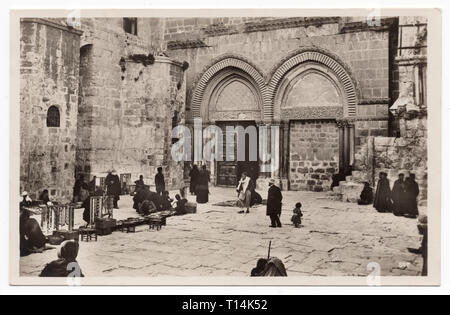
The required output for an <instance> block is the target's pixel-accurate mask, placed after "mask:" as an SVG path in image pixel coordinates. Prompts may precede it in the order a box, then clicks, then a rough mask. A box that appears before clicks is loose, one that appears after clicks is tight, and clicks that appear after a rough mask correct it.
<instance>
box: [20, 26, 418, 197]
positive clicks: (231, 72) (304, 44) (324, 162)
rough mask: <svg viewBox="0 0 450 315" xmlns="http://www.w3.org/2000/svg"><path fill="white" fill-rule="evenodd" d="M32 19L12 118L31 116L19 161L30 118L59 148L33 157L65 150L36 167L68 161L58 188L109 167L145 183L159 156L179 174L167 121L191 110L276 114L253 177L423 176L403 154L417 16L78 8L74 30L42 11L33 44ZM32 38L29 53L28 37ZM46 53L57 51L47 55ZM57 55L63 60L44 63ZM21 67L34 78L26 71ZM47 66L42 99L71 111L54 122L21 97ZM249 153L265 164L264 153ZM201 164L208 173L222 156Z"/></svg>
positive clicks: (305, 183) (413, 114)
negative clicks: (268, 153)
mask: <svg viewBox="0 0 450 315" xmlns="http://www.w3.org/2000/svg"><path fill="white" fill-rule="evenodd" d="M42 21H48V20H42ZM42 21H41V22H40V23H34V24H33V23H22V24H23V25H22V33H23V34H22V69H21V70H22V82H25V81H26V80H28V83H25V84H24V87H27V89H23V90H22V95H21V96H22V103H21V110H22V113H23V115H22V120H23V121H24V125H27V124H28V125H29V124H35V125H33V126H31V125H30V127H31V128H29V129H30V130H31V131H24V129H23V128H22V132H23V133H24V135H23V138H22V139H23V141H22V147H23V150H22V157H21V159H22V165H23V168H24V170H25V169H27V171H29V169H30V167H27V165H28V164H27V162H26V159H28V160H30V159H32V158H30V157H31V156H34V155H33V154H35V153H32V152H34V151H33V150H35V149H30V148H31V147H32V145H31V144H33V145H35V143H39V142H36V141H34V140H31V139H34V138H32V136H33V137H34V135H33V133H34V132H38V134H39V135H42V134H44V136H42V137H40V140H42V141H43V142H44V143H45V145H50V146H51V148H50V149H49V150H44V151H45V152H54V151H55V150H56V149H54V148H55V147H58V149H57V150H56V151H58V152H61V153H58V154H63V155H64V159H61V158H60V156H58V158H57V159H56V158H50V159H48V158H46V157H44V158H42V161H41V162H39V163H33V165H34V166H33V168H35V167H37V168H41V167H40V166H41V165H42V164H45V163H46V164H52V163H53V164H54V162H51V161H54V160H55V161H57V162H55V163H56V164H58V163H60V161H62V160H64V161H67V162H64V166H63V167H62V168H61V167H60V166H58V165H59V164H58V165H52V169H51V170H50V171H48V172H47V171H42V172H44V173H45V174H46V175H45V176H47V177H48V176H49V175H48V174H52V171H53V174H56V173H55V172H59V171H60V170H61V171H64V170H65V171H66V173H64V174H60V175H61V176H54V177H57V178H59V179H58V182H55V183H57V185H56V184H55V186H57V187H58V189H60V190H63V191H64V193H59V192H56V191H55V194H56V195H61V196H62V195H63V194H64V195H68V194H69V191H70V186H71V185H72V184H73V176H74V175H76V174H85V175H88V176H89V177H92V176H94V175H95V176H99V177H103V176H105V175H106V171H107V170H108V169H112V168H114V169H116V170H117V171H118V173H119V174H124V175H127V176H128V177H127V181H128V182H129V181H130V180H131V179H132V180H134V179H135V178H137V177H138V176H139V175H140V174H142V175H144V177H145V180H146V182H148V183H153V176H154V174H155V171H156V167H158V166H163V168H164V173H165V175H166V178H167V182H168V187H170V188H178V187H179V186H181V185H183V178H182V176H180V175H181V174H183V173H184V174H185V175H186V174H187V172H186V169H184V170H183V165H182V164H181V163H179V162H174V161H173V160H172V158H171V155H170V150H171V146H172V143H173V142H174V141H176V140H175V139H172V138H171V134H170V132H171V129H172V127H173V126H174V125H178V124H181V125H183V124H186V125H187V126H189V127H190V128H192V125H193V120H194V119H195V118H201V119H202V120H203V124H204V125H203V126H204V127H206V126H208V125H209V124H216V125H220V126H223V125H224V124H226V123H227V122H230V123H231V124H232V125H236V124H239V123H241V124H242V125H255V126H257V127H259V128H261V127H272V126H279V127H280V133H279V135H277V137H279V138H274V139H271V138H269V139H268V140H267V143H265V144H266V145H267V147H268V148H271V145H272V144H273V143H277V144H278V145H279V148H280V151H279V156H278V158H279V160H280V168H274V169H272V171H271V172H261V173H260V181H259V182H258V184H261V183H262V184H264V183H265V181H266V180H267V178H268V177H275V178H276V179H277V180H279V183H280V185H281V186H282V188H283V189H292V190H313V191H323V190H328V189H329V188H330V184H331V177H332V176H333V175H334V174H336V173H338V172H340V173H345V174H346V175H349V174H351V170H352V169H353V174H351V175H352V176H349V181H350V182H352V180H354V182H353V184H352V185H354V187H357V188H358V189H359V187H360V186H359V185H361V182H362V181H366V180H368V181H369V182H371V183H373V184H375V183H374V181H375V174H376V173H377V172H379V171H380V170H382V169H383V170H389V172H390V174H391V173H392V175H393V176H394V175H395V174H394V173H396V172H397V171H399V170H400V169H402V170H410V171H414V172H416V173H417V175H418V177H420V180H421V181H423V182H421V183H420V184H421V187H422V188H425V187H426V180H425V178H426V161H423V159H416V158H414V155H415V154H417V152H416V151H417V150H421V149H422V148H424V147H426V104H425V103H426V102H425V100H426V21H424V20H423V19H421V18H415V17H401V18H383V19H382V20H381V21H380V22H381V23H380V24H379V25H369V24H368V23H367V22H366V17H352V18H345V17H292V18H289V17H286V18H274V17H264V18H262V17H261V18H255V17H252V18H246V17H229V18H228V17H227V18H226V17H220V18H212V17H211V18H145V19H144V18H138V19H137V20H136V21H137V24H136V28H137V35H132V34H129V33H127V32H125V31H124V25H123V19H120V18H90V19H82V20H81V29H80V31H77V30H74V29H72V28H67V27H65V26H64V23H53V26H52V27H53V28H54V31H51V32H53V33H55V34H53V33H52V36H50V37H49V36H48V34H49V31H46V32H47V38H50V39H49V40H48V44H47V47H50V46H51V47H50V48H51V49H50V48H49V49H47V50H39V49H40V48H39V47H41V44H39V43H41V42H43V39H42V38H43V37H40V36H39V37H37V35H36V34H39V35H40V34H44V31H42V30H40V31H36V29H37V28H44V26H39V25H43V24H42V23H43V22H42ZM45 23H47V24H46V26H45V28H48V27H49V26H48V25H49V24H51V23H50V22H45ZM45 23H44V24H45ZM56 24H58V25H56ZM30 25H35V26H30ZM56 32H61V34H63V35H57V34H56ZM58 41H60V42H61V43H62V44H61V43H59V42H58ZM69 42H70V45H72V46H69V44H68V43H69ZM30 43H31V44H30ZM49 45H50V46H49ZM34 47H36V48H34ZM65 47H71V48H72V49H71V50H70V52H68V51H67V49H66V48H65ZM411 47H412V48H411ZM33 49H34V50H35V54H36V56H34V55H32V54H30V53H28V51H27V50H33ZM59 51H61V52H59ZM48 54H54V57H52V58H50V59H48V58H47V59H45V58H44V56H46V55H48ZM39 58H44V62H42V63H39ZM45 60H50V61H45ZM65 64H67V65H65ZM61 65H63V66H64V67H63V68H64V69H68V70H70V71H68V70H65V71H64V74H63V75H55V74H54V73H55V71H56V72H58V71H60V70H59V69H60V66H61ZM69 65H70V66H69ZM31 69H36V71H35V72H36V73H38V72H39V73H40V74H39V75H40V76H41V77H42V79H41V78H38V77H32V76H31V75H30V73H31V72H32V70H31ZM37 69H39V71H38V70H37ZM27 71H29V73H27ZM31 79H33V80H32V81H31ZM50 79H51V80H52V82H51V84H52V89H54V90H56V91H63V92H61V93H62V94H61V93H60V94H58V93H56V94H58V96H56V94H55V93H54V94H55V97H56V98H57V99H55V100H53V99H50V100H49V97H43V101H40V103H41V107H40V108H41V109H40V110H41V111H46V110H47V109H48V108H47V107H45V106H50V105H58V106H62V105H60V104H62V103H63V101H64V100H66V102H65V103H64V104H65V106H68V108H69V109H68V110H67V109H65V108H64V109H63V107H61V113H65V114H67V115H68V116H67V117H68V118H67V119H66V120H65V121H66V122H67V121H70V124H66V123H65V122H64V123H63V122H62V124H61V127H60V128H59V129H54V128H48V129H46V128H43V127H42V126H41V125H39V124H42V117H43V115H42V112H40V114H38V115H34V113H35V112H34V111H32V107H31V105H28V104H32V103H35V102H36V101H35V100H30V98H31V96H27V95H28V94H27V93H29V92H28V91H31V90H33V89H41V85H40V83H39V82H40V80H41V81H44V82H49V80H50ZM30 86H31V89H30ZM54 86H56V88H55V87H54ZM40 93H41V92H40ZM46 93H47V92H46ZM30 95H31V94H30ZM34 95H39V94H36V92H34V94H33V96H34ZM52 95H53V94H52ZM44 96H45V95H44ZM26 98H28V99H26ZM43 102H44V103H45V104H47V105H45V106H44V105H42V104H43ZM33 110H37V109H33ZM27 115H28V116H27ZM38 117H40V118H38ZM38 119H41V120H40V121H38ZM63 120H64V119H62V121H63ZM28 125H27V126H28ZM67 128H69V129H67ZM43 129H45V130H44V131H42V130H43ZM27 130H28V129H27ZM47 133H49V135H48V136H47ZM50 133H54V134H56V135H57V136H55V135H53V136H50ZM269 135H270V132H269ZM62 136H64V138H61V137H62ZM391 136H394V137H397V138H398V137H401V139H400V140H399V139H397V140H395V138H389V137H391ZM60 139H61V140H60ZM393 139H394V140H393ZM66 144H67V146H66ZM68 144H70V145H68ZM39 145H41V144H39ZM260 145H261V143H260ZM66 150H67V152H66ZM421 153H424V152H421ZM46 154H49V153H46ZM52 154H53V153H52ZM27 156H28V157H27ZM55 156H57V155H55ZM273 159H274V157H272V160H273ZM408 161H409V162H408ZM197 162H202V163H205V161H197ZM259 163H260V165H259V166H260V168H261V169H262V167H263V166H264V165H263V164H264V163H270V161H269V162H262V161H260V162H259ZM187 164H188V163H186V165H187ZM206 164H207V165H208V167H209V169H210V170H211V173H212V179H213V184H216V179H217V178H218V176H217V175H218V174H217V172H218V171H217V170H218V169H219V168H218V167H217V165H216V164H215V163H206ZM230 167H231V166H230ZM349 172H350V173H349ZM31 173H33V174H34V172H31ZM69 173H70V174H69ZM21 174H22V183H23V185H22V186H23V188H26V189H29V190H36V189H38V188H39V189H41V188H42V185H40V184H39V185H37V186H26V185H25V183H28V182H30V183H32V182H33V181H35V180H37V179H40V178H45V182H50V181H49V179H47V178H46V177H45V176H41V175H39V176H35V177H33V176H34V175H33V176H31V177H26V176H25V175H26V174H25V171H23V172H22V173H21ZM36 174H37V173H36ZM27 176H30V175H27ZM69 177H70V180H69V179H68V178H69ZM34 178H35V179H34ZM62 181H64V182H62ZM45 185H47V184H45ZM27 187H29V188H27ZM61 187H62V188H61ZM261 187H262V186H261ZM264 187H266V186H265V184H264ZM421 198H422V199H425V198H426V194H425V193H422V195H421Z"/></svg>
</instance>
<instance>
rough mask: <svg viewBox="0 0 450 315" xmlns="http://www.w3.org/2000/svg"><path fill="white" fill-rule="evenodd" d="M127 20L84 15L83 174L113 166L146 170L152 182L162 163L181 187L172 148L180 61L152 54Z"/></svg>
mask: <svg viewBox="0 0 450 315" xmlns="http://www.w3.org/2000/svg"><path fill="white" fill-rule="evenodd" d="M121 21H122V19H82V21H81V23H82V25H83V29H84V31H85V33H84V36H83V43H85V44H86V45H85V46H83V47H82V49H81V55H82V60H86V63H84V62H82V64H81V70H82V71H81V87H80V90H81V97H80V103H79V122H78V139H79V141H78V149H77V172H78V173H83V174H87V175H96V176H105V175H106V172H107V170H109V169H113V168H114V169H115V170H116V171H117V172H118V173H119V174H131V178H132V180H133V181H134V180H136V179H137V178H138V176H139V175H141V174H142V175H144V178H145V181H146V182H147V183H149V184H152V185H153V184H154V175H155V173H156V168H157V167H158V166H162V167H163V168H164V173H165V176H166V182H167V184H168V188H173V187H177V188H178V187H179V185H181V181H180V180H182V178H181V176H180V174H182V165H179V163H175V162H173V161H172V159H171V156H170V149H171V145H172V138H171V130H172V124H173V118H174V117H175V120H176V121H175V122H174V124H180V123H184V108H185V102H184V97H185V81H184V71H183V69H182V65H181V64H179V63H176V62H173V61H171V60H170V59H169V58H167V57H165V56H158V55H154V54H153V53H154V51H153V50H152V49H153V48H152V47H151V46H150V45H149V44H147V42H146V41H145V40H144V39H142V38H141V37H138V36H134V35H131V34H127V33H125V32H124V31H123V29H122V24H121ZM142 29H143V27H142V26H141V27H140V28H139V30H141V32H142ZM139 30H138V31H139ZM150 54H151V56H150V57H148V56H149V55H150ZM152 57H154V60H152Z"/></svg>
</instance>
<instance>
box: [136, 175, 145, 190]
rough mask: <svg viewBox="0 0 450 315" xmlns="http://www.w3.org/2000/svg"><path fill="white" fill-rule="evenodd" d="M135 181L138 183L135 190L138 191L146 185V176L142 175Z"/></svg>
mask: <svg viewBox="0 0 450 315" xmlns="http://www.w3.org/2000/svg"><path fill="white" fill-rule="evenodd" d="M134 183H135V184H136V190H135V191H138V190H139V189H141V188H144V186H145V183H144V176H143V175H140V176H139V179H138V180H137V181H135V182H134Z"/></svg>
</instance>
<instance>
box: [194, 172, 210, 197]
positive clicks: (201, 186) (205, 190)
mask: <svg viewBox="0 0 450 315" xmlns="http://www.w3.org/2000/svg"><path fill="white" fill-rule="evenodd" d="M209 181H210V175H209V171H208V170H207V169H206V165H203V166H202V170H201V171H200V174H199V176H198V184H197V188H196V195H197V198H196V200H197V203H207V202H208V201H209Z"/></svg>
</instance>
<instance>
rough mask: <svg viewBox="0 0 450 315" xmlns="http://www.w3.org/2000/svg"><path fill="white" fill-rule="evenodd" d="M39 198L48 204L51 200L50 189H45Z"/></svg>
mask: <svg viewBox="0 0 450 315" xmlns="http://www.w3.org/2000/svg"><path fill="white" fill-rule="evenodd" d="M39 200H40V201H42V203H43V204H44V205H46V204H47V203H48V202H50V197H49V195H48V190H47V189H44V190H43V191H42V192H41V194H40V195H39Z"/></svg>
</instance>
